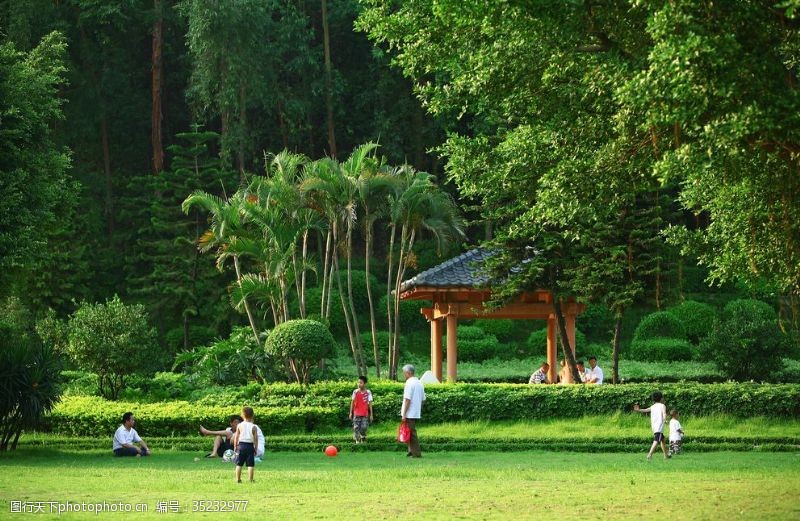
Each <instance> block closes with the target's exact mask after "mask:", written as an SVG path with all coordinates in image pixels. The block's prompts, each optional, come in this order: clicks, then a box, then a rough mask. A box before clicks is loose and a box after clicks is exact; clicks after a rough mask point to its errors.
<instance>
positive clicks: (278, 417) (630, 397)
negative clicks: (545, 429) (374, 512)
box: [46, 382, 800, 437]
mask: <svg viewBox="0 0 800 521" xmlns="http://www.w3.org/2000/svg"><path fill="white" fill-rule="evenodd" d="M353 387H354V384H353V383H352V382H323V383H319V384H314V385H310V386H301V385H298V384H268V385H264V386H262V387H261V391H260V394H259V396H258V397H254V400H253V401H252V402H249V403H251V404H252V405H254V407H255V408H256V422H257V423H258V424H259V425H261V427H262V429H264V432H265V433H267V434H278V433H293V432H310V431H313V430H315V429H318V428H333V427H346V425H347V412H348V410H349V404H350V395H351V393H352V390H353ZM370 388H371V390H372V393H373V395H374V397H375V402H374V408H375V415H376V417H377V418H378V419H379V420H394V419H397V418H398V415H399V411H400V403H401V398H402V393H403V385H402V384H401V383H388V382H387V383H383V382H379V383H375V384H372V385H371V386H370ZM657 388H658V389H659V390H661V391H662V392H663V393H664V398H665V403H666V405H667V407H668V408H672V407H675V408H677V409H679V410H681V411H682V412H683V413H684V414H687V415H710V414H717V413H726V414H731V415H733V416H764V415H769V416H776V417H777V416H784V417H797V416H800V385H796V384H777V385H776V384H734V383H726V384H663V385H660V386H658V387H657ZM655 389H656V386H654V385H652V384H629V385H602V386H578V385H576V386H571V385H570V386H561V385H518V384H456V385H448V384H443V385H430V386H428V387H427V388H426V394H427V401H426V403H425V407H424V409H423V417H424V418H425V421H426V423H428V422H430V423H437V422H450V421H463V420H530V419H552V418H577V417H580V416H583V415H585V414H613V413H616V412H621V411H630V410H631V407H632V406H633V404H634V403H639V404H642V405H643V406H647V405H650V395H651V394H652V392H653V391H654V390H655ZM241 403H242V402H241V401H239V402H238V403H237V404H235V405H234V404H228V405H225V404H218V405H211V404H205V403H189V402H184V401H176V402H169V403H150V404H140V403H131V402H109V401H106V400H104V399H102V398H97V397H82V396H73V397H67V398H65V399H64V400H63V401H62V402H61V403H59V404H58V405H57V406H56V407H55V409H54V410H53V412H52V413H51V414H50V415H49V416H48V418H47V421H46V426H47V428H48V429H50V430H52V431H54V432H56V433H60V434H69V435H81V436H97V437H102V436H104V435H106V434H108V435H109V436H110V433H112V432H113V431H114V429H115V428H116V427H117V426H118V424H119V421H120V416H121V415H122V413H124V412H125V411H128V410H130V411H133V412H134V413H135V414H136V416H137V424H138V428H137V430H139V432H140V433H141V434H142V435H143V436H147V435H150V436H169V435H191V434H193V433H195V432H196V431H197V428H198V426H199V425H200V424H201V423H202V424H204V425H206V424H208V425H224V424H225V423H226V417H227V416H228V415H230V414H234V413H237V412H239V409H240V406H241V405H240V404H241Z"/></svg>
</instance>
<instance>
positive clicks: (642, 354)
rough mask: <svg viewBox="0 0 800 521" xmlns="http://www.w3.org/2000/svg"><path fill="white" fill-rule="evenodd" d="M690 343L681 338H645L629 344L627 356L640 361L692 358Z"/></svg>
mask: <svg viewBox="0 0 800 521" xmlns="http://www.w3.org/2000/svg"><path fill="white" fill-rule="evenodd" d="M692 353H693V350H692V344H690V343H689V342H688V341H687V340H683V339H681V338H647V339H643V340H635V341H634V342H633V343H632V344H631V348H630V352H629V356H630V358H631V359H633V360H640V361H642V362H680V361H686V360H691V359H692Z"/></svg>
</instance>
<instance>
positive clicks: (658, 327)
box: [633, 311, 686, 342]
mask: <svg viewBox="0 0 800 521" xmlns="http://www.w3.org/2000/svg"><path fill="white" fill-rule="evenodd" d="M651 338H680V339H683V340H685V339H686V329H685V328H684V327H683V324H681V321H680V320H678V318H677V317H675V315H673V314H672V313H669V312H668V311H656V312H655V313H650V314H649V315H647V316H646V317H644V318H643V319H642V321H641V322H639V325H638V326H636V331H635V332H634V333H633V341H634V342H636V341H637V340H650V339H651Z"/></svg>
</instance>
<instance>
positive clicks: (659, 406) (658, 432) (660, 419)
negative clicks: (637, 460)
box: [633, 391, 671, 461]
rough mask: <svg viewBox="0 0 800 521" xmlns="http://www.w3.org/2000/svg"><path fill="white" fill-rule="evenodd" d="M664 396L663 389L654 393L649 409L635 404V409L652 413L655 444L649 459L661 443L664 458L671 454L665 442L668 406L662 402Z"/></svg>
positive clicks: (648, 457)
mask: <svg viewBox="0 0 800 521" xmlns="http://www.w3.org/2000/svg"><path fill="white" fill-rule="evenodd" d="M662 398H663V396H662V394H661V391H656V392H654V393H653V402H655V403H653V405H651V406H650V407H648V408H647V409H640V408H639V404H638V403H637V404H636V405H634V406H633V410H634V411H636V412H641V413H648V412H649V413H650V427H652V429H653V444H652V445H651V446H650V452H648V453H647V460H648V461H650V460H651V459H653V453H654V452H655V451H656V447H658V445H659V444H661V450H662V451H664V459H668V458H670V457H671V456H670V455H669V454H668V453H667V444H666V443H664V423H666V421H667V407H666V406H665V405H664V404H663V403H661V400H662Z"/></svg>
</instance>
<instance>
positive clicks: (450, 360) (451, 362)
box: [447, 314, 458, 383]
mask: <svg viewBox="0 0 800 521" xmlns="http://www.w3.org/2000/svg"><path fill="white" fill-rule="evenodd" d="M457 328H458V317H457V316H456V315H453V314H450V315H447V381H448V382H451V383H453V382H455V381H456V379H457V378H458V370H457V364H458V333H457V332H456V329H457Z"/></svg>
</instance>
